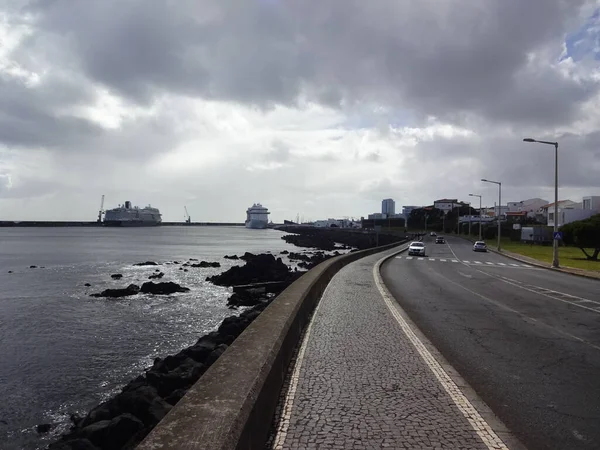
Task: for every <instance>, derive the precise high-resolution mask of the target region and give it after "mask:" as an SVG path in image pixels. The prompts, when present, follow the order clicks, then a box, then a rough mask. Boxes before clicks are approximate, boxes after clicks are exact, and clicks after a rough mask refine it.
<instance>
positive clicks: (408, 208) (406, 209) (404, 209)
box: [402, 205, 420, 219]
mask: <svg viewBox="0 0 600 450" xmlns="http://www.w3.org/2000/svg"><path fill="white" fill-rule="evenodd" d="M419 208H420V206H414V205H413V206H403V207H402V216H403V217H404V218H405V219H408V218H409V216H410V213H411V212H412V211H413V209H419Z"/></svg>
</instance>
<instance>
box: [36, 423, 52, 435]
mask: <svg viewBox="0 0 600 450" xmlns="http://www.w3.org/2000/svg"><path fill="white" fill-rule="evenodd" d="M55 426H56V425H55V424H53V423H40V424H39V425H36V427H35V431H37V432H38V433H40V434H42V433H47V432H48V431H50V430H51V429H52V428H54V427H55Z"/></svg>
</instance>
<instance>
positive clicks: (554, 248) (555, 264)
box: [523, 138, 559, 267]
mask: <svg viewBox="0 0 600 450" xmlns="http://www.w3.org/2000/svg"><path fill="white" fill-rule="evenodd" d="M523 141H524V142H537V143H538V144H547V145H553V146H554V236H553V239H552V267H559V264H558V239H556V233H557V232H558V142H551V141H538V140H537V139H531V138H525V139H523Z"/></svg>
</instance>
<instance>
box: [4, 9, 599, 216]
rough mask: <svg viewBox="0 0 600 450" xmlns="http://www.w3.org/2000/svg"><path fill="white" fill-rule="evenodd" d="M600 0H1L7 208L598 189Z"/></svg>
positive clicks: (358, 200)
mask: <svg viewBox="0 0 600 450" xmlns="http://www.w3.org/2000/svg"><path fill="white" fill-rule="evenodd" d="M599 10H600V1H599V0H527V1H523V0H488V1H485V2H482V1H481V0H419V1H418V2H417V1H403V0H396V1H390V0H370V1H365V0H319V1H299V0H228V1H222V0H213V1H209V0H177V1H175V0H86V1H81V0H29V1H27V0H0V220H7V219H15V220H16V219H21V220H27V219H47V220H61V219H63V220H93V219H94V218H95V216H96V214H97V210H98V208H99V206H100V198H101V195H102V194H105V195H106V205H105V206H107V207H113V206H116V205H117V204H118V203H122V202H123V201H124V200H127V199H129V200H131V201H132V202H133V203H134V204H139V205H146V204H148V203H152V205H153V206H157V207H159V208H160V209H161V211H162V212H163V216H164V219H165V220H181V219H183V214H184V213H183V207H184V205H187V207H188V209H189V211H190V214H191V215H192V218H193V220H194V221H196V220H198V221H217V220H222V221H236V222H239V221H243V219H244V216H245V209H246V208H247V207H248V206H249V205H250V204H252V203H253V202H257V201H260V202H262V203H263V204H264V205H266V206H267V207H268V208H269V209H270V210H271V211H272V219H273V220H274V221H282V220H283V219H292V218H295V217H296V214H300V215H303V216H304V217H305V218H306V219H319V218H326V217H343V216H355V217H360V216H361V215H367V214H368V213H370V212H374V211H378V210H379V209H380V207H381V199H382V198H386V197H392V198H394V199H395V200H396V203H397V206H399V205H421V204H431V203H432V202H433V200H435V199H437V198H444V197H451V198H458V199H462V200H466V201H468V200H469V197H468V194H469V193H470V192H473V193H481V194H483V196H484V197H483V202H484V204H487V205H493V202H494V201H495V200H496V199H497V188H496V187H495V186H492V185H485V184H483V183H481V181H480V179H481V178H489V179H494V180H499V181H502V183H503V201H516V200H523V199H526V198H531V197H542V198H545V199H548V200H552V199H553V195H554V194H553V175H554V172H553V167H554V166H553V164H554V160H553V148H552V147H550V146H544V145H540V144H526V143H523V142H522V138H523V137H528V136H531V137H534V138H538V139H546V140H554V139H558V140H559V142H560V146H561V147H560V185H561V187H560V189H561V194H560V197H561V198H570V199H572V200H579V201H580V200H581V197H582V196H584V195H593V194H595V195H600V68H599V65H600V64H599V63H600V13H599Z"/></svg>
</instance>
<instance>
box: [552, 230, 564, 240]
mask: <svg viewBox="0 0 600 450" xmlns="http://www.w3.org/2000/svg"><path fill="white" fill-rule="evenodd" d="M553 236H554V239H555V240H557V241H561V240H562V238H563V234H562V231H555V232H554V234H553Z"/></svg>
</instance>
